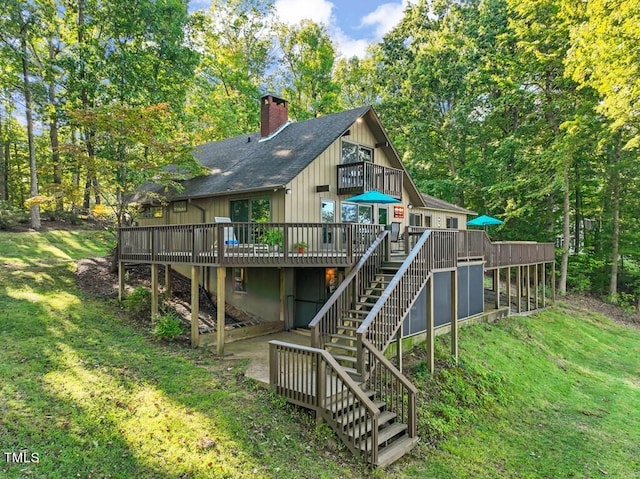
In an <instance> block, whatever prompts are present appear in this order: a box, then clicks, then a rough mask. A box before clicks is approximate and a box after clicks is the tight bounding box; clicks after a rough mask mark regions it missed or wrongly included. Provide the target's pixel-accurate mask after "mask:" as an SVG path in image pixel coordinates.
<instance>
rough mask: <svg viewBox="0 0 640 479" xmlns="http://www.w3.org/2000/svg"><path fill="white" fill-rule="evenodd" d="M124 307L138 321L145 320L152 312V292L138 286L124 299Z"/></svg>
mask: <svg viewBox="0 0 640 479" xmlns="http://www.w3.org/2000/svg"><path fill="white" fill-rule="evenodd" d="M124 307H125V309H126V310H127V312H128V313H129V314H130V315H131V316H133V317H134V318H136V319H144V318H145V317H146V316H148V315H149V311H151V292H150V291H149V290H148V289H147V288H144V287H142V286H138V287H137V288H135V289H134V290H133V291H132V292H131V293H129V294H127V296H126V297H125V298H124Z"/></svg>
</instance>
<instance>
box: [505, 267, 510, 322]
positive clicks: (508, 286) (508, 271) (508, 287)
mask: <svg viewBox="0 0 640 479" xmlns="http://www.w3.org/2000/svg"><path fill="white" fill-rule="evenodd" d="M505 286H506V288H507V291H506V293H507V308H508V309H507V316H509V315H510V314H511V266H509V267H508V268H507V283H506V284H505Z"/></svg>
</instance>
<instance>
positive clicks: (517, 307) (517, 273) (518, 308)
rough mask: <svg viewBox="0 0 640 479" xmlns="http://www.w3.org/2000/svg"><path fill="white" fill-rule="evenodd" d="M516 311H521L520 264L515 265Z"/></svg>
mask: <svg viewBox="0 0 640 479" xmlns="http://www.w3.org/2000/svg"><path fill="white" fill-rule="evenodd" d="M516 296H517V301H516V311H517V312H518V313H522V266H517V267H516Z"/></svg>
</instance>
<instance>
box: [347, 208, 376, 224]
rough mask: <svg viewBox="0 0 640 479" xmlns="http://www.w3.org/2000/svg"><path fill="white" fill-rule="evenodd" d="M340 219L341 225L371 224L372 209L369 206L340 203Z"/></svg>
mask: <svg viewBox="0 0 640 479" xmlns="http://www.w3.org/2000/svg"><path fill="white" fill-rule="evenodd" d="M340 219H341V220H342V222H343V223H363V224H371V223H372V222H373V207H372V206H371V205H356V204H354V203H342V205H341V215H340Z"/></svg>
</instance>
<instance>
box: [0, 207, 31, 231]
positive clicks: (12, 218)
mask: <svg viewBox="0 0 640 479" xmlns="http://www.w3.org/2000/svg"><path fill="white" fill-rule="evenodd" d="M27 220H28V218H27V215H26V213H25V212H24V211H22V210H21V209H20V208H16V207H15V206H13V205H12V204H11V203H9V202H8V201H0V230H8V229H11V228H13V227H14V226H16V225H17V224H18V223H24V222H25V221H27Z"/></svg>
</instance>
